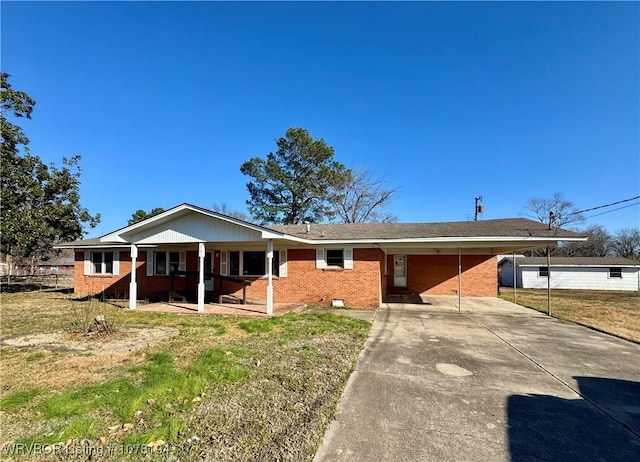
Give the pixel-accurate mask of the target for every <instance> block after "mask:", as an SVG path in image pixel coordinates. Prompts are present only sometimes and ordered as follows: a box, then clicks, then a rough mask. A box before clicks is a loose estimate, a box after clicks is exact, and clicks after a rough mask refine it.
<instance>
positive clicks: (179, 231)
mask: <svg viewBox="0 0 640 462" xmlns="http://www.w3.org/2000/svg"><path fill="white" fill-rule="evenodd" d="M131 240H132V242H135V243H136V244H175V243H191V242H193V243H196V242H243V241H245V242H246V241H249V242H251V241H262V240H263V239H262V238H261V235H260V233H259V232H258V231H254V230H251V229H248V228H245V227H243V226H240V225H236V224H233V223H229V222H227V221H223V220H219V219H217V218H214V217H207V216H203V215H195V214H189V215H184V216H182V217H178V218H176V219H175V220H172V221H170V222H168V223H162V224H159V225H158V226H156V227H153V228H151V229H147V230H144V231H142V232H140V233H138V234H135V235H133V236H131Z"/></svg>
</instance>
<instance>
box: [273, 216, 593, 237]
mask: <svg viewBox="0 0 640 462" xmlns="http://www.w3.org/2000/svg"><path fill="white" fill-rule="evenodd" d="M267 227H268V228H270V229H272V230H274V231H278V232H281V233H285V234H289V235H291V236H295V237H299V238H302V239H310V240H345V239H412V238H413V239H420V238H438V237H559V238H562V237H580V235H579V234H576V233H574V232H572V231H566V230H564V229H557V230H549V229H548V227H547V225H545V224H544V223H539V222H535V221H532V220H527V219H525V218H505V219H499V220H481V221H457V222H444V223H328V224H325V223H320V224H316V223H312V224H311V229H310V231H309V233H307V232H306V229H305V225H267Z"/></svg>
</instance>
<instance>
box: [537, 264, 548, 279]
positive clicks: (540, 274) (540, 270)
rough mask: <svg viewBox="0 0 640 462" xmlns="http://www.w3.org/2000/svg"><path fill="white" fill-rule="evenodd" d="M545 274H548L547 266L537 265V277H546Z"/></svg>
mask: <svg viewBox="0 0 640 462" xmlns="http://www.w3.org/2000/svg"><path fill="white" fill-rule="evenodd" d="M547 276H549V268H547V267H546V266H539V267H538V277H541V278H546V277H547Z"/></svg>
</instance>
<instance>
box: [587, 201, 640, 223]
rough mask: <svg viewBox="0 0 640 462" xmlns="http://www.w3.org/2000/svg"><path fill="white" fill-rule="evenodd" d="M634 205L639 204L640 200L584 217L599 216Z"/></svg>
mask: <svg viewBox="0 0 640 462" xmlns="http://www.w3.org/2000/svg"><path fill="white" fill-rule="evenodd" d="M634 205H640V202H636V203H635V204H629V205H624V206H622V207H618V208H617V209H613V210H607V211H606V212H600V213H596V214H595V215H590V216H588V217H585V218H587V219H588V218H593V217H599V216H600V215H605V214H607V213H611V212H615V211H617V210H622V209H626V208H628V207H633V206H634Z"/></svg>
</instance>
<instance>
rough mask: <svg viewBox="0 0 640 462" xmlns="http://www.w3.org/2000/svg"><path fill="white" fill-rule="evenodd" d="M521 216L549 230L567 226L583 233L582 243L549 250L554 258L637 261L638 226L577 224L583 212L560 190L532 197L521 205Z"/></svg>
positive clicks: (535, 253)
mask: <svg viewBox="0 0 640 462" xmlns="http://www.w3.org/2000/svg"><path fill="white" fill-rule="evenodd" d="M524 209H525V215H527V216H529V217H530V218H533V219H537V220H538V221H540V222H542V223H546V224H548V225H549V229H557V228H560V227H570V228H572V229H573V230H574V231H575V232H577V233H578V234H582V235H584V236H587V241H586V242H563V243H561V244H560V245H559V246H558V247H555V248H553V249H551V253H550V255H551V256H555V257H620V258H629V259H632V260H640V229H638V228H622V229H619V230H617V231H616V232H615V233H613V234H611V233H609V232H608V231H607V230H606V229H605V228H604V227H603V226H600V225H591V226H588V227H586V228H582V227H580V225H581V224H582V223H583V222H584V221H585V217H584V214H583V213H582V212H581V211H579V210H578V209H577V208H576V207H575V205H574V203H573V202H571V201H569V200H567V199H565V197H564V195H563V194H562V193H555V194H554V195H553V196H551V197H549V198H532V199H530V200H529V201H528V202H527V204H526V205H525V206H524ZM545 252H546V249H539V250H533V251H531V252H529V255H531V256H544V255H546V253H545Z"/></svg>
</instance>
